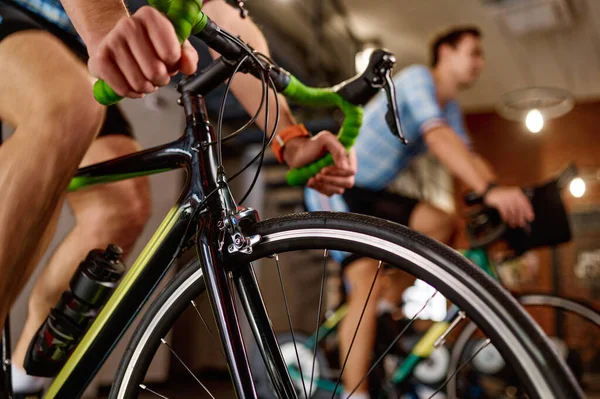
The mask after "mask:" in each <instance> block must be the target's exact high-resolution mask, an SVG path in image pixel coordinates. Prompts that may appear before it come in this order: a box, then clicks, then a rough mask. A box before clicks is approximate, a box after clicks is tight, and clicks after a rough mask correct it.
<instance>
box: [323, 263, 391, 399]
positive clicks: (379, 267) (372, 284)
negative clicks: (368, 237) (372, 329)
mask: <svg viewBox="0 0 600 399" xmlns="http://www.w3.org/2000/svg"><path fill="white" fill-rule="evenodd" d="M381 265H382V262H381V261H379V264H378V265H377V271H376V272H375V277H373V282H371V287H370V288H369V294H368V295H367V300H366V301H365V306H363V309H362V312H361V313H360V318H359V319H358V324H357V326H356V331H354V335H353V336H352V341H350V347H349V348H348V353H346V357H345V358H344V363H343V364H342V369H341V371H340V376H339V378H338V380H337V382H336V384H335V388H334V390H333V395H332V396H331V399H333V398H334V397H335V393H336V392H337V389H338V386H339V385H340V381H341V380H342V375H343V374H344V370H345V369H346V364H347V363H348V358H349V357H350V351H351V350H352V346H353V345H354V340H355V339H356V335H357V334H358V329H359V328H360V323H361V321H362V319H363V316H364V315H365V310H366V309H367V304H368V303H369V299H370V298H371V293H372V292H373V287H375V281H376V280H377V276H378V275H379V271H380V270H381Z"/></svg>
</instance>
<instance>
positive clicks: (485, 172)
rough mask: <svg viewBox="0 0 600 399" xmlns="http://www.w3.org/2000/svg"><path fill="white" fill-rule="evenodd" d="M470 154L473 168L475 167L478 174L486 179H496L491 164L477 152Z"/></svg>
mask: <svg viewBox="0 0 600 399" xmlns="http://www.w3.org/2000/svg"><path fill="white" fill-rule="evenodd" d="M471 155H472V158H473V165H474V166H475V169H477V172H478V173H479V175H480V176H481V177H483V178H484V179H486V180H487V181H496V179H497V176H496V173H495V172H494V169H493V168H492V165H490V163H489V162H488V161H487V160H485V159H484V158H482V157H481V155H479V154H476V153H471Z"/></svg>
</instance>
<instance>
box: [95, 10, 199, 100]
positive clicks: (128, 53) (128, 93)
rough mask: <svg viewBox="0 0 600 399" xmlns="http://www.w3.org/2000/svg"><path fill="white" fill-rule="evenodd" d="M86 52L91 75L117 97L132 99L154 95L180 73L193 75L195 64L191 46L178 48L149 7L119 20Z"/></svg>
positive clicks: (167, 23)
mask: <svg viewBox="0 0 600 399" xmlns="http://www.w3.org/2000/svg"><path fill="white" fill-rule="evenodd" d="M89 50H90V60H89V63H88V66H89V69H90V72H91V73H92V75H94V76H96V77H98V78H101V79H104V80H105V81H106V83H108V84H109V85H110V86H111V87H112V88H113V89H114V90H115V92H116V93H117V94H119V95H121V96H124V97H131V98H140V97H143V95H144V93H151V92H153V91H156V90H157V89H158V87H160V86H164V85H166V84H168V83H169V81H170V80H171V75H174V74H175V73H177V72H178V71H179V70H181V72H183V73H184V74H187V75H189V74H192V73H194V72H195V71H196V68H197V64H198V54H197V52H196V50H195V49H194V48H193V47H192V45H191V44H190V43H189V42H188V41H186V42H185V43H184V44H183V46H181V45H180V44H179V41H178V39H177V35H176V34H175V28H173V25H172V24H171V22H170V21H169V20H168V19H167V17H166V16H164V15H163V14H161V13H160V12H159V11H157V10H155V9H154V8H152V7H150V6H146V7H142V8H140V9H139V10H138V11H137V12H136V13H135V14H133V15H132V16H131V17H124V18H122V19H121V20H120V21H119V22H118V23H117V24H116V25H115V27H114V28H113V29H112V30H111V31H110V32H109V33H108V34H107V35H106V36H105V37H104V39H103V40H102V41H101V42H100V44H99V45H98V46H97V47H95V48H91V49H89Z"/></svg>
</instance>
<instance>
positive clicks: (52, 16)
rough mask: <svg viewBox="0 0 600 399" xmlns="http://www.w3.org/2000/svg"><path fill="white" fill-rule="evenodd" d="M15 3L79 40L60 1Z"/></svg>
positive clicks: (27, 0)
mask: <svg viewBox="0 0 600 399" xmlns="http://www.w3.org/2000/svg"><path fill="white" fill-rule="evenodd" d="M12 1H13V2H14V3H16V4H18V5H20V6H21V7H23V8H25V9H27V10H29V11H31V12H33V13H35V14H38V15H39V16H41V17H42V18H45V19H47V20H48V21H49V22H51V23H53V24H55V25H56V26H58V27H59V28H61V29H63V30H64V31H65V32H68V33H71V34H72V35H74V36H75V37H77V38H79V35H78V34H77V31H76V30H75V28H74V27H73V24H72V23H71V20H70V19H69V16H68V15H67V12H66V11H65V9H64V8H63V6H62V4H61V3H60V1H59V0H12ZM90 1H102V0H90Z"/></svg>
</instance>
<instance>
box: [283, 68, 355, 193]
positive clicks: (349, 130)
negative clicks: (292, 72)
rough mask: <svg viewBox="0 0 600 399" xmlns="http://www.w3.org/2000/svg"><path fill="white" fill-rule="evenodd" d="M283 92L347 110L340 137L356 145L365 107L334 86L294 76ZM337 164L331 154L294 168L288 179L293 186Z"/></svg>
mask: <svg viewBox="0 0 600 399" xmlns="http://www.w3.org/2000/svg"><path fill="white" fill-rule="evenodd" d="M283 95H284V96H285V97H286V98H288V99H290V100H291V101H293V102H296V103H298V104H303V105H310V106H316V107H331V106H336V107H338V108H339V109H340V110H341V111H342V112H343V113H344V116H345V118H344V123H343V124H342V128H341V129H340V132H339V133H338V136H337V137H338V140H339V141H340V143H342V145H343V146H344V147H345V148H346V149H347V150H349V149H350V148H352V146H353V145H354V142H355V141H356V138H357V137H358V132H359V130H360V127H361V125H362V116H363V110H362V108H361V107H359V106H357V105H354V104H351V103H350V102H348V101H346V100H344V98H342V96H341V95H339V94H338V93H336V92H335V91H333V89H317V88H314V87H308V86H305V85H304V84H302V82H300V81H299V80H298V79H296V78H295V77H293V76H290V82H289V84H288V86H287V87H286V88H285V90H284V91H283ZM330 165H333V157H332V156H331V154H327V155H325V156H324V157H323V158H321V159H319V160H318V161H315V162H313V163H311V164H309V165H307V166H304V167H301V168H297V169H292V170H290V171H289V172H288V173H287V176H286V178H287V182H288V184H289V185H291V186H300V185H303V184H305V183H306V182H307V181H308V180H309V179H310V178H311V177H313V176H315V175H317V173H319V171H320V170H321V169H323V168H324V167H326V166H330Z"/></svg>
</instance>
